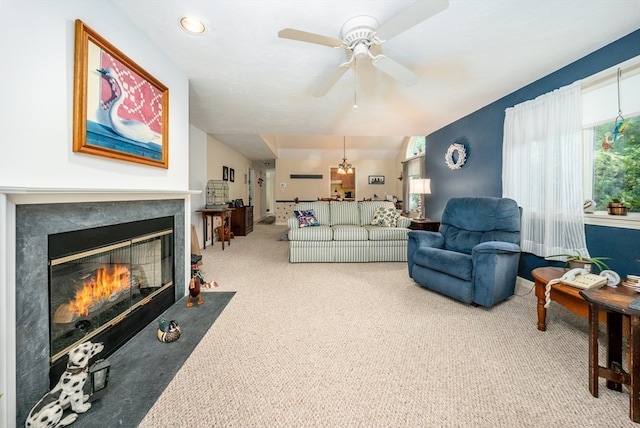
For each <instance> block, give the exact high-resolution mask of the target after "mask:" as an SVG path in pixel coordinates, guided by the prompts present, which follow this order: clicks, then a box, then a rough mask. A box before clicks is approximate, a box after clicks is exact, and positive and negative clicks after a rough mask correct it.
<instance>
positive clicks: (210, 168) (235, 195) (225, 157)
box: [207, 135, 252, 205]
mask: <svg viewBox="0 0 640 428" xmlns="http://www.w3.org/2000/svg"><path fill="white" fill-rule="evenodd" d="M223 166H226V167H228V168H233V169H234V171H235V181H234V182H233V183H232V182H231V181H229V182H228V183H229V199H230V200H234V199H240V198H242V200H243V201H244V204H245V205H247V204H248V202H249V194H248V191H247V180H246V179H245V178H246V175H247V171H248V168H249V167H250V166H252V164H251V161H249V160H248V159H247V158H245V157H244V156H242V155H241V154H240V153H238V152H236V151H235V150H233V149H232V148H230V147H228V146H225V145H224V144H222V143H221V142H220V141H218V140H216V139H215V138H213V137H212V136H211V135H207V180H222V167H223Z"/></svg>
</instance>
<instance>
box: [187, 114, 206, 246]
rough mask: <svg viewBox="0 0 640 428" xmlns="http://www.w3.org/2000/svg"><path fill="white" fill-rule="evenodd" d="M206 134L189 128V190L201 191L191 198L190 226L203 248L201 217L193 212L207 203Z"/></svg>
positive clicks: (191, 127) (193, 127)
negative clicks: (192, 227)
mask: <svg viewBox="0 0 640 428" xmlns="http://www.w3.org/2000/svg"><path fill="white" fill-rule="evenodd" d="M206 187H207V134H206V133H205V132H203V131H201V130H200V129H198V128H196V127H195V126H193V125H191V126H190V127H189V188H190V189H191V190H201V191H202V192H201V193H199V194H195V195H192V196H191V208H192V212H191V217H190V219H191V224H193V225H195V227H196V232H197V233H198V245H199V246H200V248H202V247H203V246H204V235H203V229H202V225H203V224H202V216H201V215H200V214H198V213H196V212H195V210H198V209H200V208H204V206H205V205H206V203H207V194H206Z"/></svg>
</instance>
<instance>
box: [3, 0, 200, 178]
mask: <svg viewBox="0 0 640 428" xmlns="http://www.w3.org/2000/svg"><path fill="white" fill-rule="evenodd" d="M76 18H79V19H81V20H82V21H83V22H84V23H85V24H86V25H88V26H89V27H91V28H92V29H94V30H95V31H97V32H98V33H99V34H100V35H101V36H102V37H104V38H105V39H106V40H108V41H109V42H111V43H112V44H113V45H114V46H116V47H117V48H118V49H120V50H121V51H122V52H123V53H125V54H126V55H127V56H129V57H130V58H131V59H133V60H134V61H135V62H136V63H138V64H139V65H140V66H141V67H142V68H143V69H145V70H146V71H147V72H149V73H150V74H151V75H152V76H154V77H155V78H157V79H158V80H160V81H161V82H162V83H163V84H164V85H166V86H167V87H168V88H169V122H170V126H169V168H168V169H164V168H157V167H152V166H144V165H140V164H136V163H131V162H124V161H116V160H113V159H108V158H104V157H100V156H94V155H87V154H81V153H74V152H73V150H72V141H73V137H72V136H73V132H72V131H73V125H72V124H73V113H72V111H73V68H74V21H75V19H76ZM176 19H177V18H176ZM0 20H1V21H0V46H1V51H2V67H0V93H1V94H2V96H1V97H0V186H1V187H30V188H73V189H77V188H89V189H130V188H132V187H133V188H137V189H162V190H187V189H188V185H189V176H188V168H189V158H188V156H189V140H188V135H189V108H188V101H189V82H188V79H187V78H186V76H185V75H184V74H183V73H182V72H181V71H180V70H179V69H178V68H177V67H176V66H175V65H174V64H172V63H171V62H170V61H169V60H168V58H167V57H166V56H165V55H164V54H163V53H162V52H161V51H160V49H158V48H157V47H156V46H154V45H152V44H151V42H150V41H149V40H148V39H147V38H146V37H145V36H144V35H143V34H142V33H140V32H139V31H138V30H136V29H135V28H133V27H132V26H131V25H128V22H127V20H126V19H125V18H124V17H123V16H122V15H120V13H119V12H118V11H117V10H116V9H115V8H114V7H113V6H112V5H111V4H110V3H109V2H105V1H95V0H89V1H44V2H43V1H7V0H3V1H2V10H1V13H0ZM27 23H28V25H29V28H30V29H28V28H27V27H26V24H27ZM34 29H36V30H34Z"/></svg>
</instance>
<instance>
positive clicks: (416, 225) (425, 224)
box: [409, 218, 440, 232]
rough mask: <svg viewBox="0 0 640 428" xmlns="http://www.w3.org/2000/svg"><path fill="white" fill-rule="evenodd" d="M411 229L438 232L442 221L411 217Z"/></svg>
mask: <svg viewBox="0 0 640 428" xmlns="http://www.w3.org/2000/svg"><path fill="white" fill-rule="evenodd" d="M409 229H411V230H426V231H429V232H437V231H438V230H439V229H440V222H439V221H435V220H429V219H428V218H425V219H422V220H418V219H415V218H413V219H411V224H410V225H409Z"/></svg>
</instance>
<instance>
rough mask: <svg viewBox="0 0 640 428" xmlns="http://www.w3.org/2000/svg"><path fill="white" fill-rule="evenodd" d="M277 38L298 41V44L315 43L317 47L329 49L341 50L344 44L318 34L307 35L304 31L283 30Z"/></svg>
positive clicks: (338, 40)
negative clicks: (322, 46)
mask: <svg viewBox="0 0 640 428" xmlns="http://www.w3.org/2000/svg"><path fill="white" fill-rule="evenodd" d="M278 37H280V38H283V39H291V40H298V41H300V42H307V43H315V44H317V45H324V46H329V47H331V48H341V47H343V45H344V42H343V41H342V40H340V39H336V38H333V37H328V36H322V35H320V34H315V33H308V32H306V31H301V30H295V29H293V28H285V29H283V30H280V31H278Z"/></svg>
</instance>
